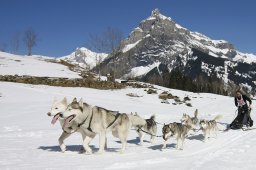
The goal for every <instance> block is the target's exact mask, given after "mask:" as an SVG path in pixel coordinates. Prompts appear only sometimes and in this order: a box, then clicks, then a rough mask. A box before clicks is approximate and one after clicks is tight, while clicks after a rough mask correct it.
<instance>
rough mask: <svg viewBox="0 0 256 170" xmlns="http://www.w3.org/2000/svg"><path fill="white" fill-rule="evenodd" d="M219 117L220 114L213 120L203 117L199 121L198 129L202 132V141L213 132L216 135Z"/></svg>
mask: <svg viewBox="0 0 256 170" xmlns="http://www.w3.org/2000/svg"><path fill="white" fill-rule="evenodd" d="M221 117H222V116H221V115H218V116H216V117H215V118H214V119H213V120H205V119H203V120H201V121H200V123H199V125H200V129H201V130H202V131H203V133H204V142H206V141H207V139H208V138H209V137H212V135H213V134H214V135H215V137H217V131H218V130H219V129H218V126H217V121H218V120H219V119H221Z"/></svg>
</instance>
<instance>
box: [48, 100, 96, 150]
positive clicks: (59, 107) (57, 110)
mask: <svg viewBox="0 0 256 170" xmlns="http://www.w3.org/2000/svg"><path fill="white" fill-rule="evenodd" d="M74 100H76V99H74ZM67 106H68V101H67V98H66V97H65V98H64V99H63V100H62V101H57V100H56V99H54V102H53V105H52V107H51V110H50V112H48V113H47V115H48V116H52V117H53V118H52V121H51V123H52V124H53V125H54V124H55V123H56V122H57V121H58V120H59V122H60V125H61V127H62V129H63V132H62V134H61V135H60V137H59V139H58V141H59V146H60V148H61V151H62V152H65V151H66V145H65V144H64V140H65V139H67V138H68V137H69V136H70V135H71V134H72V133H73V132H74V131H76V132H78V133H80V134H81V135H82V138H83V141H87V142H88V144H89V143H90V141H91V140H90V139H92V138H94V136H95V135H96V134H95V133H91V132H88V131H83V130H81V129H80V128H79V127H78V126H76V125H75V124H73V126H70V127H63V125H64V119H63V118H62V117H61V114H62V113H63V112H64V111H65V110H66V109H67ZM85 132H86V133H85ZM86 136H90V137H91V138H88V137H86ZM81 151H82V150H81Z"/></svg>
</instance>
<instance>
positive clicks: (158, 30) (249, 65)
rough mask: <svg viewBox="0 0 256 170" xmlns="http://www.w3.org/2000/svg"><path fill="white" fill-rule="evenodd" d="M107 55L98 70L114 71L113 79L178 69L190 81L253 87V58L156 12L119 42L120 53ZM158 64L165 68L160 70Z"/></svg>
mask: <svg viewBox="0 0 256 170" xmlns="http://www.w3.org/2000/svg"><path fill="white" fill-rule="evenodd" d="M110 56H111V57H110V58H109V59H108V60H105V61H103V63H102V67H101V69H102V70H103V73H104V74H107V73H109V72H110V71H111V70H113V69H116V76H117V77H129V76H127V75H130V76H133V75H134V69H136V68H142V67H144V68H150V69H147V71H146V72H144V75H141V74H140V75H139V76H140V77H143V76H147V75H146V74H147V73H149V72H150V71H151V70H154V69H155V68H156V69H157V70H159V73H158V74H160V76H161V74H162V72H163V71H168V72H170V71H172V70H174V69H179V70H182V71H183V73H184V74H185V75H186V76H189V77H190V78H192V79H193V80H195V79H196V78H198V76H199V75H200V74H204V75H205V76H209V75H210V76H211V77H218V78H219V79H221V80H223V81H224V82H225V83H226V84H227V83H228V82H232V83H234V84H237V85H238V84H248V85H249V86H251V87H255V86H256V85H255V84H254V83H253V82H252V81H254V79H256V74H255V68H256V55H253V54H246V53H242V52H239V51H238V50H237V49H235V47H234V46H233V45H232V44H231V43H229V42H227V41H225V40H213V39H211V38H209V37H207V36H205V35H203V34H201V33H198V32H193V31H190V30H189V29H186V28H184V27H182V26H180V25H179V24H177V23H176V22H175V21H174V20H173V19H171V18H170V17H166V16H164V15H162V14H161V13H160V12H159V10H157V9H156V10H154V11H152V14H151V16H150V17H148V18H147V19H145V20H143V21H141V22H140V23H139V25H138V27H136V28H135V29H134V30H133V31H132V32H131V33H130V35H129V36H128V38H127V39H125V40H124V41H123V42H122V43H121V45H120V50H119V51H117V52H116V53H114V54H111V55H110ZM157 63H161V64H160V65H159V64H158V65H157ZM152 65H155V67H151V66H152ZM161 65H164V67H163V68H167V69H165V70H161V69H160V68H159V66H161ZM135 76H136V74H135ZM244 77H246V78H247V79H244Z"/></svg>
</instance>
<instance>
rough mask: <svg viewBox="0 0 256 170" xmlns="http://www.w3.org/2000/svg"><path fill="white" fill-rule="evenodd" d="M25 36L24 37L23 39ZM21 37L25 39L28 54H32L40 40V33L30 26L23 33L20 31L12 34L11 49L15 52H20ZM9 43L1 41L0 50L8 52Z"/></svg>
mask: <svg viewBox="0 0 256 170" xmlns="http://www.w3.org/2000/svg"><path fill="white" fill-rule="evenodd" d="M22 38H23V39H22ZM21 39H22V40H23V43H24V46H25V47H26V49H27V55H28V56H31V55H32V49H33V47H35V46H36V45H37V42H38V35H37V33H36V32H35V31H34V30H33V29H32V28H29V29H27V30H26V31H24V33H23V35H22V34H20V33H19V32H16V33H14V34H13V35H12V37H11V40H10V43H9V45H10V50H9V51H11V52H12V53H14V54H18V53H19V51H20V47H21ZM7 49H8V44H7V43H5V42H2V43H0V51H2V52H7Z"/></svg>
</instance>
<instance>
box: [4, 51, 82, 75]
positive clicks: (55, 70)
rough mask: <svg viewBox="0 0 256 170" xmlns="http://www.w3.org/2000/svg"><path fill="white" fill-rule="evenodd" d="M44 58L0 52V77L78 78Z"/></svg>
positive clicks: (63, 67) (62, 66)
mask: <svg viewBox="0 0 256 170" xmlns="http://www.w3.org/2000/svg"><path fill="white" fill-rule="evenodd" d="M47 59H51V60H54V58H50V57H45V56H38V55H36V56H21V55H14V54H9V53H4V52H0V75H15V74H17V75H30V76H37V77H65V78H80V76H79V75H78V73H76V72H73V71H71V70H69V69H68V67H66V66H64V65H61V64H58V63H52V62H48V61H47Z"/></svg>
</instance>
